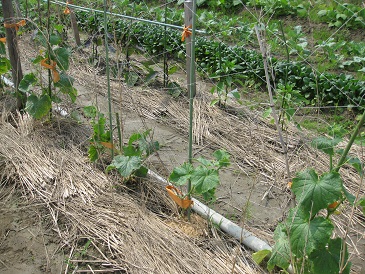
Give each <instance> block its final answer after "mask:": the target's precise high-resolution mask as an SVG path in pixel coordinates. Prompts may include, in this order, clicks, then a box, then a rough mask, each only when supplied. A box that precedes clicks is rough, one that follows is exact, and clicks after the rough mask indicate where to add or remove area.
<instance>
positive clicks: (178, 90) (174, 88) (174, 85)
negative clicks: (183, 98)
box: [167, 82, 183, 98]
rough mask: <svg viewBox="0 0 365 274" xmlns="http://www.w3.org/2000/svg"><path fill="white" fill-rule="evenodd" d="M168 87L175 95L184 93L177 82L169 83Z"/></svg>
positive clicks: (171, 93) (169, 91) (172, 94)
mask: <svg viewBox="0 0 365 274" xmlns="http://www.w3.org/2000/svg"><path fill="white" fill-rule="evenodd" d="M167 88H168V93H169V94H170V95H171V96H172V97H174V98H177V97H179V96H180V94H182V93H183V90H182V88H181V87H180V85H179V84H178V83H176V82H171V83H169V84H168V85H167Z"/></svg>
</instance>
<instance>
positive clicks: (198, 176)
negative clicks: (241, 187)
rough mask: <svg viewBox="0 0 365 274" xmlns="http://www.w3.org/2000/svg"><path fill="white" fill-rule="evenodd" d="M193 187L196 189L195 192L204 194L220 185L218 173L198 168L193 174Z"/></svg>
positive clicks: (201, 167)
mask: <svg viewBox="0 0 365 274" xmlns="http://www.w3.org/2000/svg"><path fill="white" fill-rule="evenodd" d="M191 185H192V186H194V187H195V192H196V193H198V194H202V193H204V192H208V191H209V190H211V189H213V188H215V187H217V186H218V185H219V176H218V171H217V170H215V169H207V168H206V167H204V166H198V167H197V168H196V169H194V171H193V173H192V174H191Z"/></svg>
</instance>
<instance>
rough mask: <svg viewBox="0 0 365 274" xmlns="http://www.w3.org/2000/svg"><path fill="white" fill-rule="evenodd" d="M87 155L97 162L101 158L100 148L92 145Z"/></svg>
mask: <svg viewBox="0 0 365 274" xmlns="http://www.w3.org/2000/svg"><path fill="white" fill-rule="evenodd" d="M87 155H88V157H89V159H90V161H91V162H95V161H96V160H97V159H98V158H99V153H98V149H97V148H96V147H95V146H93V145H90V147H89V150H88V152H87Z"/></svg>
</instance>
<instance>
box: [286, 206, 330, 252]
mask: <svg viewBox="0 0 365 274" xmlns="http://www.w3.org/2000/svg"><path fill="white" fill-rule="evenodd" d="M286 222H287V227H288V228H289V235H290V237H289V242H290V246H291V252H293V254H294V255H296V256H297V257H299V258H302V257H303V256H306V255H310V254H311V253H312V252H313V250H316V249H319V248H324V247H325V245H326V243H327V242H328V240H329V239H330V237H331V234H332V231H333V224H332V223H331V221H330V220H329V219H325V218H323V217H315V218H313V219H310V218H309V216H308V214H307V213H305V212H303V210H302V209H301V208H298V207H295V208H292V209H291V210H290V212H289V215H288V218H287V220H286Z"/></svg>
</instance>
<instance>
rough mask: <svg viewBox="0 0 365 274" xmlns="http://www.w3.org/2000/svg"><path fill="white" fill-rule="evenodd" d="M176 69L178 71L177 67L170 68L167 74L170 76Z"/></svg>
mask: <svg viewBox="0 0 365 274" xmlns="http://www.w3.org/2000/svg"><path fill="white" fill-rule="evenodd" d="M178 69H179V67H178V66H172V67H170V68H169V71H168V74H169V75H171V74H173V73H175V72H176V71H177V70H178Z"/></svg>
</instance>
